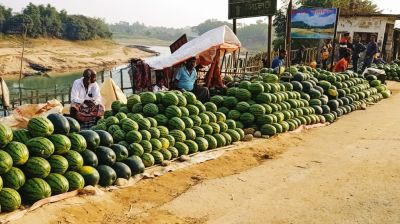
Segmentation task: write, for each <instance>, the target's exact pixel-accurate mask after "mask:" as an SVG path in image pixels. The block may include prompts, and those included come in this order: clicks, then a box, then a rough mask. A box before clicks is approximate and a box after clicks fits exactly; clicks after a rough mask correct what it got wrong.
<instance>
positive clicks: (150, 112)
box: [143, 103, 158, 117]
mask: <svg viewBox="0 0 400 224" xmlns="http://www.w3.org/2000/svg"><path fill="white" fill-rule="evenodd" d="M143 114H144V115H145V116H148V117H152V116H155V115H157V114H158V107H157V105H156V104H154V103H149V104H146V105H145V106H144V107H143Z"/></svg>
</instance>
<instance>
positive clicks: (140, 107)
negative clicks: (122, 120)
mask: <svg viewBox="0 0 400 224" xmlns="http://www.w3.org/2000/svg"><path fill="white" fill-rule="evenodd" d="M131 111H132V113H135V114H137V113H142V111H143V104H142V103H137V104H135V105H133V106H132V108H131ZM132 120H134V121H136V119H132Z"/></svg>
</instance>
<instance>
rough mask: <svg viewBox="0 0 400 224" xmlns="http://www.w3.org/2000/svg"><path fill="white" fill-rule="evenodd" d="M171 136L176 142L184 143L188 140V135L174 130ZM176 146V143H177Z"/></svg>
mask: <svg viewBox="0 0 400 224" xmlns="http://www.w3.org/2000/svg"><path fill="white" fill-rule="evenodd" d="M169 134H170V135H171V136H172V137H174V139H175V141H176V142H184V141H185V140H186V135H185V133H184V132H183V131H181V130H172V131H170V132H169ZM175 144H176V143H175Z"/></svg>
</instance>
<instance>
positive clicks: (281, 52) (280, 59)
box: [271, 49, 287, 69]
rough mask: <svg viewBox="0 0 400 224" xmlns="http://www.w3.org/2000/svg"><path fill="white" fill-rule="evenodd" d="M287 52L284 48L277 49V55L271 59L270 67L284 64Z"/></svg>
mask: <svg viewBox="0 0 400 224" xmlns="http://www.w3.org/2000/svg"><path fill="white" fill-rule="evenodd" d="M286 55H287V52H286V50H285V49H281V50H279V55H278V57H276V58H275V59H274V60H273V61H272V65H271V68H273V69H275V68H277V67H281V66H284V65H285V58H286Z"/></svg>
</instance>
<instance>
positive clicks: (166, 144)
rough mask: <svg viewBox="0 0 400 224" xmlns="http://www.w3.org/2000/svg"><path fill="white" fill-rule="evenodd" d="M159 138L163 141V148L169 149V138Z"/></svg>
mask: <svg viewBox="0 0 400 224" xmlns="http://www.w3.org/2000/svg"><path fill="white" fill-rule="evenodd" d="M158 140H160V142H161V148H162V149H168V147H169V140H168V139H166V138H159V139H158Z"/></svg>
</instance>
